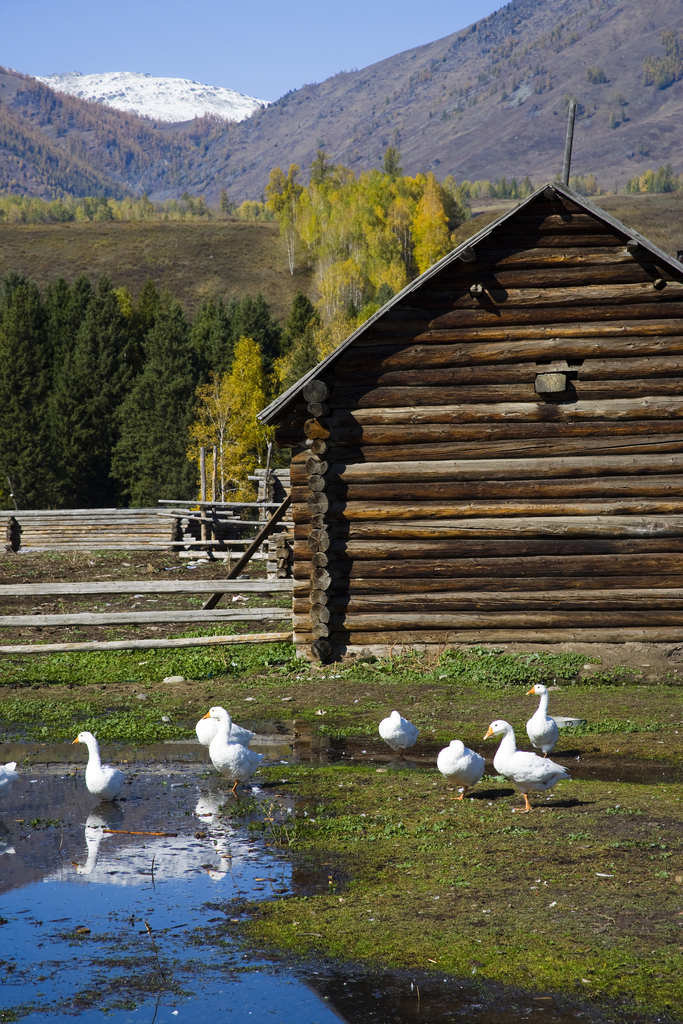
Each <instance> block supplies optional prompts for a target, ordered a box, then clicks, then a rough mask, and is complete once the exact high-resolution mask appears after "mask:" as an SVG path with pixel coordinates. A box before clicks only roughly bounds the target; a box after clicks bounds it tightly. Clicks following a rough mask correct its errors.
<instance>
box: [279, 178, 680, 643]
mask: <svg viewBox="0 0 683 1024" xmlns="http://www.w3.org/2000/svg"><path fill="white" fill-rule="evenodd" d="M682 378H683V267H682V266H681V265H680V264H679V263H678V262H677V261H676V260H673V259H672V258H671V257H669V256H667V255H666V254H665V253H664V252H662V251H660V250H659V249H657V247H656V246H654V245H653V244H652V243H650V242H648V241H647V240H646V239H644V238H642V236H640V235H638V234H637V233H636V232H633V231H630V230H629V229H628V228H626V227H625V226H624V225H623V224H621V223H620V222H619V221H616V220H615V219H614V218H612V217H610V216H609V215H608V214H606V213H605V212H604V211H602V210H600V209H598V208H596V207H594V206H593V205H592V204H591V203H590V202H589V201H587V200H585V199H584V198H582V197H581V196H578V195H575V194H574V193H573V192H572V191H571V190H569V189H568V188H566V187H564V186H560V185H557V184H555V185H552V186H550V185H548V186H545V187H543V188H541V189H539V190H538V191H537V192H535V193H534V194H533V195H532V196H530V197H529V198H528V199H527V200H525V201H524V202H522V203H520V205H519V206H517V207H516V208H515V209H514V210H512V211H510V212H509V213H507V214H505V215H504V216H503V217H500V218H499V219H498V220H497V221H495V222H493V223H492V224H490V225H488V226H487V227H486V228H484V229H483V230H482V231H480V232H479V234H477V235H475V236H474V237H472V238H470V239H469V240H468V241H467V242H466V243H465V244H464V245H462V246H460V247H459V248H458V249H456V250H454V251H453V252H452V253H450V254H449V255H448V256H446V257H445V258H444V259H442V260H441V261H440V262H439V263H437V264H435V265H434V266H433V267H432V268H430V270H428V271H427V272H425V273H424V274H422V275H421V276H420V277H419V278H417V280H415V281H413V282H412V283H411V284H410V285H409V286H408V287H407V288H405V289H404V290H403V291H402V292H401V293H400V294H399V295H397V296H395V297H394V298H393V299H392V300H391V301H390V302H389V303H387V304H386V305H385V306H384V307H383V308H382V309H381V310H380V311H379V312H378V313H377V314H376V315H375V316H374V317H372V318H371V319H370V320H368V321H367V322H366V323H365V324H364V325H363V326H362V327H361V328H360V329H359V330H358V331H356V332H355V334H353V335H352V336H351V337H350V338H348V339H347V341H346V342H344V343H343V344H342V345H341V346H340V347H339V348H338V349H337V350H336V351H335V352H334V353H332V355H331V356H329V357H328V358H327V359H326V360H324V361H323V362H322V363H320V364H319V365H318V366H317V367H316V368H315V369H314V370H312V371H311V372H310V373H309V374H307V375H306V376H305V377H304V378H302V380H301V381H299V382H298V384H297V385H295V386H294V387H293V388H291V389H290V390H289V391H288V392H286V393H285V394H284V395H282V396H281V397H280V398H278V399H277V400H276V401H275V402H273V403H272V404H271V405H270V406H269V407H268V408H267V409H266V410H264V411H263V412H262V413H261V414H260V418H261V419H262V421H263V422H265V423H268V424H271V425H272V424H276V425H278V427H279V429H278V431H277V442H278V444H280V445H281V446H283V447H290V448H292V466H291V480H292V498H293V505H292V508H293V519H294V524H295V544H294V569H293V574H294V578H295V585H294V629H295V640H296V643H297V645H298V647H299V649H300V650H301V651H302V653H309V654H311V655H312V656H313V657H316V658H320V659H323V660H325V659H329V658H335V657H338V656H340V655H341V654H343V653H344V652H345V651H352V650H354V649H355V650H358V649H359V648H365V649H367V648H368V647H370V648H372V647H373V646H377V645H379V646H384V645H387V644H389V645H408V646H412V645H423V644H443V643H450V642H489V641H494V642H499V641H505V642H510V641H516V640H519V641H533V642H537V643H538V642H560V641H584V642H625V641H629V640H649V641H657V640H659V641H680V640H683V588H682V587H681V584H682V583H683V516H682V513H683V494H682V489H683V430H682V426H683V379H682Z"/></svg>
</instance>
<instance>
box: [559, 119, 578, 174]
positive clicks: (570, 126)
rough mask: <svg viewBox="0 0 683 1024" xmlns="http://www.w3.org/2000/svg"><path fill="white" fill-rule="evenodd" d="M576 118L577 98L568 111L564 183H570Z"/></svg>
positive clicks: (563, 171)
mask: <svg viewBox="0 0 683 1024" xmlns="http://www.w3.org/2000/svg"><path fill="white" fill-rule="evenodd" d="M575 120H576V100H570V101H569V110H568V111H567V141H566V142H565V144H564V166H563V168H562V184H563V185H568V184H569V170H570V168H571V163H572V145H573V143H574V121H575Z"/></svg>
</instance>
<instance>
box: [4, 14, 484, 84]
mask: <svg viewBox="0 0 683 1024" xmlns="http://www.w3.org/2000/svg"><path fill="white" fill-rule="evenodd" d="M500 6H502V5H501V3H500V2H498V3H495V4H494V3H488V2H487V0H480V3H479V4H477V5H473V4H472V3H466V2H464V0H428V2H427V3H416V2H415V0H345V3H344V4H339V5H338V4H333V3H329V2H326V0H316V2H314V0H290V2H289V3H282V2H279V3H275V2H273V0H256V2H254V0H252V2H251V3H248V2H245V0H242V2H235V0H194V2H193V3H187V2H186V0H163V2H162V0H113V2H112V0H110V2H109V3H102V2H101V0H60V2H59V3H57V2H55V0H21V2H20V3H13V4H12V3H10V2H9V0H0V64H3V65H4V66H5V67H13V68H16V69H17V70H18V71H23V72H24V73H26V74H30V75H49V74H53V73H54V72H60V71H81V72H83V73H84V74H88V73H92V72H95V71H144V72H148V73H149V74H153V75H161V76H164V77H170V78H193V79H196V80H197V81H200V82H205V83H206V84H208V85H221V86H227V87H228V88H231V89H237V90H238V92H245V93H248V94H249V95H251V96H257V97H258V98H259V99H265V100H274V99H277V98H278V97H279V96H281V95H282V94H283V93H285V92H287V91H288V90H289V89H296V88H298V87H299V86H301V85H303V84H304V83H306V82H320V81H322V80H323V79H325V78H328V77H329V76H330V75H333V74H335V73H336V72H337V71H342V70H349V69H350V68H352V67H358V68H361V67H365V66H366V65H368V64H373V63H374V62H375V61H378V60H382V59H383V58H385V57H390V56H391V55H392V54H394V53H399V52H400V51H401V50H407V49H410V47H411V46H418V45H420V44H421V43H429V42H431V41H432V40H434V39H439V38H441V37H442V36H446V35H449V34H450V33H451V32H456V31H457V30H458V29H460V28H464V27H465V26H466V25H469V24H470V23H471V22H472V21H475V20H478V19H479V18H483V17H485V16H486V15H487V14H490V13H491V12H492V11H494V10H496V9H497V8H499V7H500Z"/></svg>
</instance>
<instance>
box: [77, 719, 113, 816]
mask: <svg viewBox="0 0 683 1024" xmlns="http://www.w3.org/2000/svg"><path fill="white" fill-rule="evenodd" d="M73 742H74V743H85V745H86V747H87V748H88V764H87V766H86V769H85V785H86V789H87V790H88V792H89V793H92V795H93V796H98V797H99V798H100V800H117V799H118V798H119V797H120V796H121V793H122V791H123V784H124V782H125V781H126V776H125V775H124V774H123V772H121V771H119V769H118V768H110V767H109V765H108V764H102V761H101V759H100V745H99V743H98V742H97V740H96V739H95V737H94V736H93V734H92V733H91V732H79V734H78V736H77V737H76V739H75V740H74V741H73Z"/></svg>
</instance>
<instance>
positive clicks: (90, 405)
mask: <svg viewBox="0 0 683 1024" xmlns="http://www.w3.org/2000/svg"><path fill="white" fill-rule="evenodd" d="M129 327H130V324H129V321H128V320H127V319H126V317H125V315H124V313H123V311H122V309H121V305H120V303H119V299H118V297H117V295H116V293H115V291H114V289H113V288H112V286H111V282H110V281H109V279H108V278H107V277H104V276H103V277H101V278H100V280H99V281H98V283H97V288H96V289H95V291H94V293H93V295H92V297H91V301H90V302H89V304H88V306H87V309H86V311H85V315H84V316H83V318H82V322H81V324H80V327H79V328H78V332H77V333H76V336H75V338H74V339H73V344H72V345H71V346H70V347H66V346H65V348H64V349H63V351H62V354H61V357H60V360H59V363H58V364H56V365H55V370H54V376H53V387H52V393H51V395H50V400H49V403H48V406H49V420H50V428H51V436H52V446H53V457H54V465H55V469H56V472H57V482H56V485H55V493H56V501H57V503H58V504H59V505H60V506H66V507H71V508H95V507H102V506H108V505H113V504H115V502H116V489H115V486H114V482H113V480H112V478H111V475H110V472H111V456H112V449H113V447H114V445H115V443H116V441H117V438H118V428H117V423H116V419H115V413H116V409H117V407H118V406H119V404H120V403H121V401H122V400H123V397H124V395H125V393H126V391H127V390H128V388H129V386H130V383H131V379H132V375H133V368H132V365H131V363H132V360H131V350H132V348H133V344H132V340H131V336H130V329H129Z"/></svg>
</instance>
